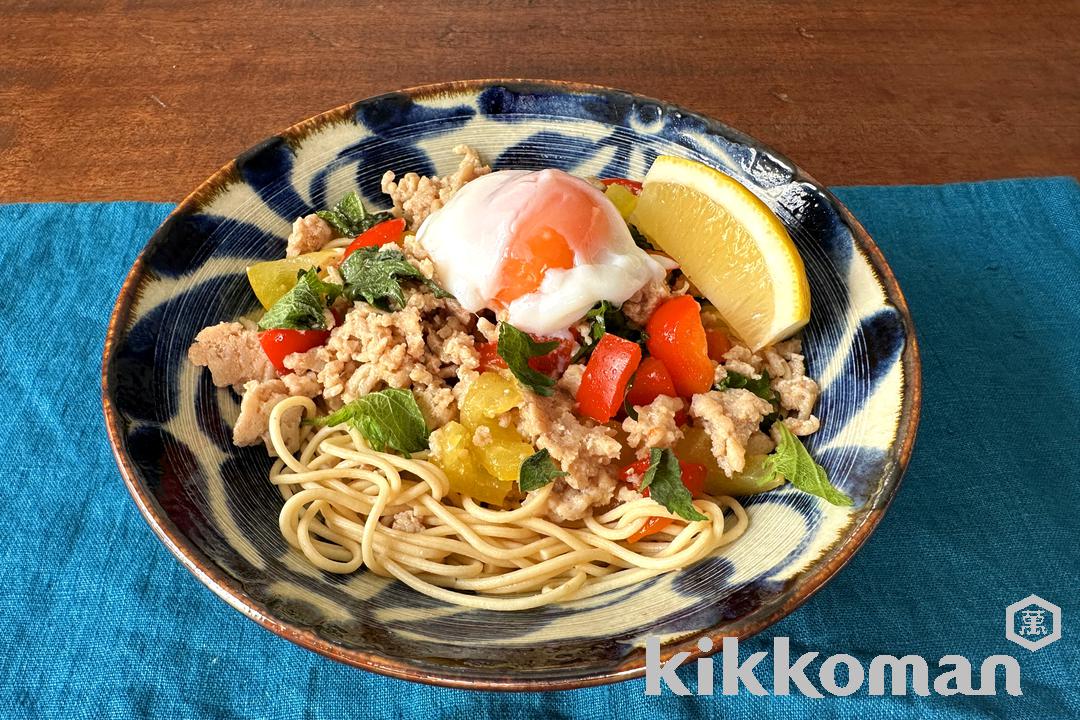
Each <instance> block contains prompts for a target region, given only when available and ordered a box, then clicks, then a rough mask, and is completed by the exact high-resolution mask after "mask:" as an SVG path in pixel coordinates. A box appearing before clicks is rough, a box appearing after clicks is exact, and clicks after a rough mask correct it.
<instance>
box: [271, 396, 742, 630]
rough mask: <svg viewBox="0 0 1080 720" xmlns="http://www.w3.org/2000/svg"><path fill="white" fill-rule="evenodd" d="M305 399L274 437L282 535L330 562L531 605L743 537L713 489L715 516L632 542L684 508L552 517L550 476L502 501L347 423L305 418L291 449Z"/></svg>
mask: <svg viewBox="0 0 1080 720" xmlns="http://www.w3.org/2000/svg"><path fill="white" fill-rule="evenodd" d="M295 407H302V408H303V409H304V412H305V414H306V415H307V416H308V417H313V416H314V415H315V414H316V407H315V403H314V402H313V401H312V400H310V399H309V398H306V397H290V398H287V399H285V400H282V401H281V402H279V403H278V404H277V405H276V406H275V407H274V409H273V411H272V412H271V414H270V439H271V442H272V443H273V446H274V450H275V452H276V453H277V455H278V460H277V461H276V462H275V463H274V466H273V468H272V469H271V471H270V482H271V483H273V484H274V485H276V486H277V487H278V489H279V490H280V491H281V495H282V497H283V498H284V500H285V504H284V505H283V506H282V508H281V514H280V516H279V526H280V529H281V534H282V536H284V538H285V539H286V540H287V541H288V542H289V544H290V545H292V546H293V547H294V548H296V549H298V550H300V552H302V553H303V554H304V556H305V557H306V558H307V559H308V561H310V562H311V564H312V565H314V566H315V567H317V568H320V569H322V570H326V571H327V572H332V573H352V572H355V571H356V570H358V569H359V568H360V567H367V568H368V570H370V571H371V572H373V573H375V574H376V575H380V576H383V577H394V578H396V579H398V580H400V581H401V582H403V583H405V584H406V585H408V586H409V587H411V588H412V589H414V590H416V591H417V592H420V593H423V594H424V595H428V596H430V597H433V598H436V599H439V600H443V601H445V602H449V603H454V604H456V605H462V606H465V607H470V608H478V609H484V610H526V609H529V608H535V607H540V606H543V605H548V604H551V603H555V602H562V601H567V600H577V599H581V598H586V597H590V596H592V595H596V594H598V593H602V592H606V591H608V590H612V589H615V588H620V587H625V586H628V585H632V584H634V583H637V582H640V581H642V580H644V579H646V578H649V577H653V576H655V575H659V574H662V573H666V572H670V571H672V570H677V569H679V568H683V567H686V566H688V565H690V564H692V563H694V562H697V561H698V560H701V559H702V558H705V557H707V556H709V555H710V554H711V553H712V552H713V551H714V550H716V548H718V547H720V546H722V545H727V544H728V543H731V542H733V541H735V540H736V539H737V538H738V537H739V536H740V535H742V534H743V532H744V531H745V530H746V527H747V523H748V519H747V515H746V511H745V510H744V509H743V507H742V505H740V504H739V503H738V502H737V501H735V500H734V499H732V498H730V497H726V496H725V497H704V498H699V499H696V500H695V501H694V507H695V508H696V509H697V510H698V511H699V512H701V513H703V514H705V515H707V516H708V518H709V520H708V521H701V522H691V523H685V524H683V523H673V524H672V525H669V526H668V527H667V528H665V529H664V530H662V531H660V532H659V533H657V534H655V535H652V536H650V537H649V538H646V539H645V540H643V541H639V542H636V543H633V544H630V543H629V542H628V538H629V537H630V536H631V535H633V534H634V533H635V532H637V531H638V530H639V529H640V528H641V527H642V525H643V524H644V522H645V521H646V520H647V519H648V518H650V517H656V516H667V517H674V516H672V515H671V514H670V513H668V512H667V510H665V509H664V508H663V507H662V506H660V505H658V504H657V503H656V502H654V501H652V500H650V499H648V498H641V499H637V500H633V501H630V502H627V503H623V504H621V505H618V506H617V507H615V508H613V509H611V510H608V511H607V512H604V513H602V514H600V515H598V516H594V517H588V518H586V519H585V521H584V527H566V526H563V525H558V524H556V523H554V522H551V521H550V520H548V519H546V518H545V517H544V509H545V508H546V506H547V500H548V497H549V495H550V494H551V492H552V485H550V484H549V485H547V486H545V487H543V488H541V489H539V490H537V491H535V492H533V493H531V494H530V495H529V496H528V497H527V499H526V500H525V501H524V502H523V503H522V504H521V506H520V507H518V508H515V509H512V510H491V509H488V508H484V507H482V506H480V505H479V504H477V503H476V502H474V501H473V500H472V499H471V498H469V497H466V496H460V495H458V494H457V493H453V492H451V489H450V481H449V479H448V478H447V476H446V474H445V473H444V472H443V471H442V470H441V469H440V468H438V467H437V466H435V465H434V464H432V463H430V462H428V461H426V460H423V459H418V458H412V459H410V458H404V457H399V456H397V455H392V454H390V453H384V452H376V451H375V450H372V449H371V448H370V447H369V446H368V444H367V443H366V441H365V440H364V438H363V437H362V436H361V435H360V433H359V432H358V431H357V430H355V429H352V428H349V427H348V426H347V425H338V426H335V427H326V428H320V429H317V430H316V429H313V428H305V429H304V437H303V439H302V445H301V448H300V451H299V452H298V453H297V454H296V455H294V454H292V453H291V452H289V449H288V447H286V444H285V441H284V439H283V437H282V432H281V418H282V415H283V413H285V412H286V411H287V410H289V409H290V408H295ZM405 510H411V511H413V512H414V513H415V514H416V516H417V517H420V518H422V519H423V521H424V525H425V527H424V529H423V530H421V531H419V532H404V531H400V530H395V529H393V528H392V527H389V526H388V525H386V524H385V522H384V521H386V520H388V519H391V518H393V516H394V515H395V514H396V513H399V512H402V511H405ZM725 511H727V514H726V515H725Z"/></svg>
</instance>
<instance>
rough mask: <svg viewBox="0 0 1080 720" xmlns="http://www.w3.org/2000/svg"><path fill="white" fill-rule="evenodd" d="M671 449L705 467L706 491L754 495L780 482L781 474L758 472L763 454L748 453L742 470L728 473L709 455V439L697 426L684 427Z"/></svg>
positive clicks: (714, 457)
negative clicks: (680, 436)
mask: <svg viewBox="0 0 1080 720" xmlns="http://www.w3.org/2000/svg"><path fill="white" fill-rule="evenodd" d="M674 449H675V454H676V455H677V456H678V457H680V458H682V459H683V460H686V461H689V462H692V463H697V464H700V465H701V466H702V467H703V468H704V469H705V480H704V482H705V489H706V491H707V492H708V493H709V494H710V495H731V496H743V495H755V494H757V493H761V492H765V491H766V490H772V489H773V488H774V487H777V486H779V485H783V483H784V478H783V477H782V476H781V477H775V473H768V474H763V473H762V472H761V469H760V465H761V462H762V461H763V460H764V459H765V457H766V456H765V455H748V456H747V457H746V467H745V468H743V471H742V472H738V473H735V474H734V476H732V477H728V476H727V475H725V474H724V471H723V470H721V469H720V465H719V464H718V463H717V462H716V456H715V455H713V452H712V439H711V438H710V437H709V435H708V433H706V432H705V430H704V429H702V428H700V427H696V426H690V427H687V428H684V429H683V436H682V438H681V439H680V440H679V441H678V442H677V443H675V448H674Z"/></svg>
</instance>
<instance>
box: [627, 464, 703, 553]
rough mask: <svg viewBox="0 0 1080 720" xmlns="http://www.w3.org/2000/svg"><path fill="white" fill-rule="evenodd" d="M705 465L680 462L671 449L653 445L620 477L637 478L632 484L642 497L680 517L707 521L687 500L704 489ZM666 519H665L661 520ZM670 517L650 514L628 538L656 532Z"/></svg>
mask: <svg viewBox="0 0 1080 720" xmlns="http://www.w3.org/2000/svg"><path fill="white" fill-rule="evenodd" d="M705 475H706V470H705V466H703V465H700V464H698V463H689V462H682V461H680V460H678V459H676V457H675V453H674V452H672V451H671V450H667V449H665V450H659V449H657V448H653V449H652V450H651V451H650V452H649V457H648V458H647V459H645V460H638V461H637V462H635V463H633V464H632V465H629V466H627V467H625V468H623V471H622V476H623V479H624V480H628V481H631V480H633V479H634V478H638V480H637V482H636V485H637V487H638V489H639V490H640V491H641V494H642V495H644V496H645V497H651V498H652V499H653V500H655V501H656V502H658V503H660V504H661V505H663V506H664V507H665V508H667V510H668V512H671V513H674V514H675V515H678V516H679V517H681V518H683V519H684V520H708V519H709V518H708V517H707V516H705V515H702V514H701V513H699V512H698V511H697V510H696V509H695V508H694V506H693V503H692V502H691V499H692V498H693V497H695V496H699V495H702V494H703V493H704V491H705ZM665 521H666V522H665ZM672 522H673V521H672V519H671V518H665V517H654V518H649V519H648V520H646V521H645V524H644V525H642V526H641V528H640V529H639V530H638V531H637V532H635V533H634V534H633V535H631V536H630V537H629V538H628V540H629V541H630V542H632V543H633V542H637V541H638V540H640V539H642V538H643V537H646V536H648V535H652V534H653V533H657V532H660V531H661V530H663V529H664V528H666V527H667V526H668V525H670V524H671V523H672Z"/></svg>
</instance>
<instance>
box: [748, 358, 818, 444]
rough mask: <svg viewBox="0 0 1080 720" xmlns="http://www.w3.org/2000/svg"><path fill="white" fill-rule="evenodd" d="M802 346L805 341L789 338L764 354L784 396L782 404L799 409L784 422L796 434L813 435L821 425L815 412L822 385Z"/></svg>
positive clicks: (774, 386)
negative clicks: (808, 366)
mask: <svg viewBox="0 0 1080 720" xmlns="http://www.w3.org/2000/svg"><path fill="white" fill-rule="evenodd" d="M801 350H802V344H801V343H800V342H799V341H798V340H788V341H787V342H782V343H777V344H776V345H775V346H774V347H771V348H765V349H764V350H762V354H763V355H764V357H765V367H766V369H767V370H768V371H769V377H770V378H771V379H772V380H771V383H770V385H771V387H772V389H773V390H774V391H776V394H777V396H779V398H780V407H781V408H783V409H784V410H786V411H788V412H794V413H795V414H794V415H793V416H791V417H787V418H784V424H785V425H787V427H788V429H789V430H791V432H793V433H794V434H796V435H810V434H811V433H815V432H817V430H818V428H819V427H821V422H820V421H819V420H818V418H817V417H816V416H815V415H813V414H812V412H813V409H814V405H816V404H817V401H818V397H819V396H820V395H821V388H820V387H819V386H818V384H817V382H816V381H815V380H814V379H813V378H811V377H808V376H807V374H806V359H805V358H804V357H803V356H802V354H801V353H800V351H801Z"/></svg>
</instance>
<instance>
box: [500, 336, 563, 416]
mask: <svg viewBox="0 0 1080 720" xmlns="http://www.w3.org/2000/svg"><path fill="white" fill-rule="evenodd" d="M558 346H559V341H558V340H549V341H547V342H536V341H535V340H533V339H532V338H531V337H529V336H528V335H527V334H526V333H524V332H522V331H521V330H518V329H517V328H516V327H514V326H513V325H511V324H510V323H508V322H501V323H499V342H498V353H499V357H501V358H502V359H503V360H505V361H506V366H507V367H508V368H510V372H512V373H514V377H516V378H517V379H518V382H520V383H521V384H522V385H524V386H525V387H527V388H529V389H530V390H532V391H533V392H534V393H536V394H537V395H543V396H545V397H547V396H550V395H551V394H552V393H553V392H554V389H553V388H554V387H555V381H554V380H553V379H551V378H549V377H548V376H547V375H545V374H544V373H542V372H538V371H536V370H533V369H532V367H530V366H529V358H534V357H541V356H542V355H547V354H548V353H549V352H551V351H552V350H554V349H555V348H557V347H558Z"/></svg>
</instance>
